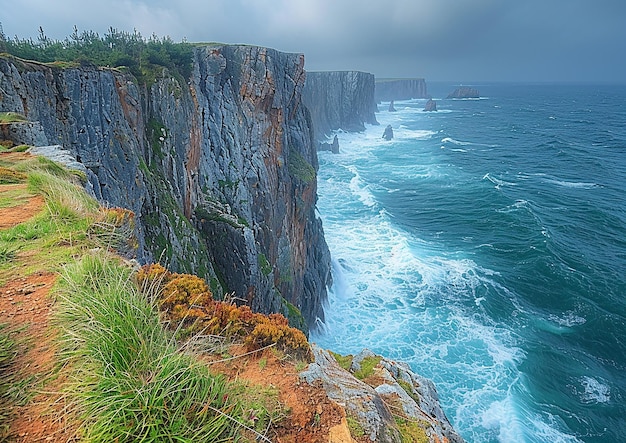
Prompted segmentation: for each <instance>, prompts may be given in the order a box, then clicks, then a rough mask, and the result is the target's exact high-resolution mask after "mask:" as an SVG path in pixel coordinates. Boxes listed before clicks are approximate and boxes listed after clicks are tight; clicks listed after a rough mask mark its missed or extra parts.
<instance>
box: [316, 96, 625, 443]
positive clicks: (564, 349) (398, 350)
mask: <svg viewBox="0 0 626 443" xmlns="http://www.w3.org/2000/svg"><path fill="white" fill-rule="evenodd" d="M475 86H476V87H477V88H478V89H480V91H481V95H482V96H483V98H481V99H480V100H439V99H440V98H442V97H445V95H447V93H448V92H450V91H452V90H453V89H454V87H455V85H444V84H440V85H429V87H430V90H429V92H430V93H431V94H432V95H433V97H434V98H435V99H436V100H437V105H438V108H439V111H438V112H436V113H426V112H423V111H422V109H423V107H424V100H412V101H405V102H396V103H395V107H396V109H397V110H398V112H396V113H390V112H387V108H388V106H387V104H385V103H383V104H382V105H381V106H380V109H381V112H379V113H378V114H377V119H378V121H379V122H380V124H381V125H380V126H369V127H367V128H366V131H365V132H363V133H359V134H347V133H341V132H340V133H339V134H338V137H339V143H340V149H341V153H340V154H338V155H333V154H331V153H327V152H322V153H320V171H319V194H320V198H319V202H318V209H319V213H320V216H321V218H322V220H323V222H324V229H325V235H326V238H327V242H328V244H329V247H330V249H331V254H332V257H333V276H334V280H335V283H334V286H333V288H332V289H331V293H330V298H329V306H327V309H326V317H327V318H326V323H325V324H323V325H322V328H320V332H317V333H315V334H313V336H312V340H314V341H316V342H318V343H319V344H321V345H322V346H324V347H328V348H330V349H332V350H335V351H337V352H342V353H354V352H358V351H359V350H360V349H362V348H363V347H368V348H370V349H372V350H374V351H375V352H378V353H381V354H383V355H385V356H387V357H390V358H393V359H398V360H403V361H406V362H407V363H409V364H410V365H411V366H412V368H413V369H414V370H415V371H416V372H418V373H420V374H422V375H425V376H427V377H430V378H432V379H433V380H434V381H435V383H436V385H437V387H438V391H439V394H440V397H441V401H442V404H443V407H444V410H445V411H446V413H447V415H448V417H449V418H450V420H451V421H452V422H453V424H454V425H455V427H456V428H457V429H458V430H459V432H460V433H461V434H462V436H463V437H464V438H465V439H466V440H467V441H468V442H516V443H518V442H579V441H581V442H617V441H626V87H625V86H588V85H587V86H573V85H567V86H566V85H499V84H484V85H475ZM387 124H391V126H392V127H393V129H394V133H395V138H394V140H392V141H390V142H386V141H384V140H382V139H381V135H382V132H383V130H384V127H385V126H386V125H387Z"/></svg>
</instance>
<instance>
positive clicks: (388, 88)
mask: <svg viewBox="0 0 626 443" xmlns="http://www.w3.org/2000/svg"><path fill="white" fill-rule="evenodd" d="M375 98H376V102H378V103H379V102H382V101H385V102H387V101H391V100H410V99H412V98H430V95H428V91H427V88H426V81H425V80H424V79H423V78H401V79H376V95H375Z"/></svg>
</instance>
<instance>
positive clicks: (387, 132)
mask: <svg viewBox="0 0 626 443" xmlns="http://www.w3.org/2000/svg"><path fill="white" fill-rule="evenodd" d="M383 138H384V139H385V140H387V141H389V140H391V139H392V138H393V128H392V127H391V125H387V127H386V128H385V132H383Z"/></svg>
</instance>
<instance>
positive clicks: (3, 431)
mask: <svg viewBox="0 0 626 443" xmlns="http://www.w3.org/2000/svg"><path fill="white" fill-rule="evenodd" d="M4 328H5V326H4V325H0V441H3V439H4V438H5V437H6V436H7V433H8V430H9V424H8V421H9V419H10V415H11V410H12V404H13V402H12V401H11V398H10V397H11V396H10V392H11V384H12V382H13V377H12V375H11V374H10V373H9V366H10V364H11V362H12V360H13V358H14V357H15V341H14V340H13V339H12V338H11V336H10V335H9V334H8V333H7V332H6V331H5V330H4Z"/></svg>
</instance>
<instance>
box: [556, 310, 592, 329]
mask: <svg viewBox="0 0 626 443" xmlns="http://www.w3.org/2000/svg"><path fill="white" fill-rule="evenodd" d="M549 318H550V320H552V321H553V322H555V323H557V324H559V325H561V326H565V327H568V328H571V327H572V326H579V325H584V324H585V323H587V320H586V319H585V318H584V317H581V316H580V315H578V314H576V313H575V312H574V311H568V312H566V313H564V314H563V315H562V316H557V315H550V317H549Z"/></svg>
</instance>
